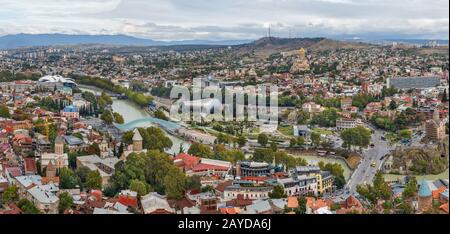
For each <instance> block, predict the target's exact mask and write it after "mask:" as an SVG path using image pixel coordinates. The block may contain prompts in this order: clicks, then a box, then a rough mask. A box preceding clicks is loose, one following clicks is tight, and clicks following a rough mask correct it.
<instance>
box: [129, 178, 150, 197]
mask: <svg viewBox="0 0 450 234" xmlns="http://www.w3.org/2000/svg"><path fill="white" fill-rule="evenodd" d="M149 188H150V186H149V185H148V184H147V183H145V182H142V181H140V180H137V179H134V180H131V182H130V186H129V189H130V190H131V191H135V192H137V194H138V196H139V197H141V196H144V195H146V194H147V193H149V192H150V191H149Z"/></svg>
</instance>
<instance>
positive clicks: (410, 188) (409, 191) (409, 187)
mask: <svg viewBox="0 0 450 234" xmlns="http://www.w3.org/2000/svg"><path fill="white" fill-rule="evenodd" d="M417 190H418V189H417V180H416V177H411V178H410V179H409V181H408V183H407V184H406V187H405V189H404V190H403V193H402V196H403V199H408V198H412V197H414V196H415V194H416V193H417Z"/></svg>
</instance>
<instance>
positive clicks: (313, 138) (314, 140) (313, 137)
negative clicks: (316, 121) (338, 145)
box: [311, 132, 321, 147]
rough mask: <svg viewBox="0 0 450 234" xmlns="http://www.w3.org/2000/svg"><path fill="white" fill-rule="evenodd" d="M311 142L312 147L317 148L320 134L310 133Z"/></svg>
mask: <svg viewBox="0 0 450 234" xmlns="http://www.w3.org/2000/svg"><path fill="white" fill-rule="evenodd" d="M311 141H312V143H313V145H314V146H316V147H317V146H319V145H320V141H321V137H320V134H319V133H317V132H312V133H311Z"/></svg>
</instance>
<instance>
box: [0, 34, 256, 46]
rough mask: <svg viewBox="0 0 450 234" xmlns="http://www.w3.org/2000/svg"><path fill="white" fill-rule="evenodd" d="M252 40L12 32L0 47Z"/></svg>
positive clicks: (184, 43) (5, 37) (243, 42)
mask: <svg viewBox="0 0 450 234" xmlns="http://www.w3.org/2000/svg"><path fill="white" fill-rule="evenodd" d="M249 42H252V40H220V41H214V40H182V41H156V40H151V39H143V38H137V37H132V36H127V35H70V34H14V35H6V36H2V37H0V49H16V48H19V47H31V46H53V45H78V44H104V45H118V46H173V45H222V46H230V45H239V44H245V43H249Z"/></svg>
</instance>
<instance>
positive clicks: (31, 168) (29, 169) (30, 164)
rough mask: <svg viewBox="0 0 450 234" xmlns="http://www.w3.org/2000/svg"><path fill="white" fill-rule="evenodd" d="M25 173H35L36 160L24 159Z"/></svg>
mask: <svg viewBox="0 0 450 234" xmlns="http://www.w3.org/2000/svg"><path fill="white" fill-rule="evenodd" d="M24 160H25V173H32V174H36V173H37V167H36V160H34V158H25V159H24Z"/></svg>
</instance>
